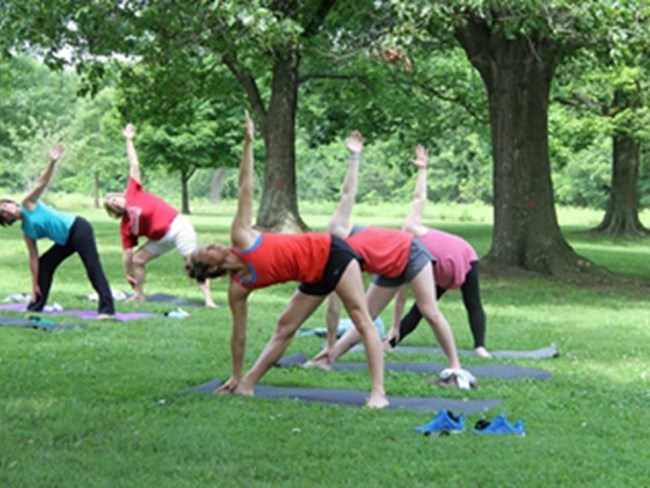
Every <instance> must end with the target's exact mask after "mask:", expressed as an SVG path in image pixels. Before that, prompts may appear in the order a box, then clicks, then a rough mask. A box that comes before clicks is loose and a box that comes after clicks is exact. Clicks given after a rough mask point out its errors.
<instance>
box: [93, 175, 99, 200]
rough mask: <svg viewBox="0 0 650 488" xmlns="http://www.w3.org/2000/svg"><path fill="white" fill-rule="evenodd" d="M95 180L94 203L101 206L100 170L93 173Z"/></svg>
mask: <svg viewBox="0 0 650 488" xmlns="http://www.w3.org/2000/svg"><path fill="white" fill-rule="evenodd" d="M93 182H94V184H95V188H94V189H93V203H94V205H95V208H99V171H95V173H94V174H93Z"/></svg>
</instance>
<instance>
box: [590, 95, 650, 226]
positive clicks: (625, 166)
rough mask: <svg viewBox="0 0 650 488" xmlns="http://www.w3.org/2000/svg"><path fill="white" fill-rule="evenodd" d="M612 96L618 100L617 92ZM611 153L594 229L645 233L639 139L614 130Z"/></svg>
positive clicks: (619, 97)
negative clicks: (601, 212)
mask: <svg viewBox="0 0 650 488" xmlns="http://www.w3.org/2000/svg"><path fill="white" fill-rule="evenodd" d="M614 98H615V100H619V101H620V99H621V96H620V92H619V93H617V94H616V95H615V97H614ZM615 103H616V102H615ZM612 153H613V154H612V189H611V191H610V194H609V201H608V202H607V211H606V212H605V216H604V217H603V220H602V222H601V223H600V224H599V225H598V227H596V228H595V229H594V232H597V233H601V234H605V235H615V236H633V237H634V236H643V235H646V234H647V233H648V231H647V229H646V228H645V227H643V224H642V223H641V220H640V219H639V193H638V180H639V159H640V158H639V153H640V146H639V142H638V141H637V140H636V139H634V138H633V137H631V136H630V135H629V134H625V133H622V132H618V133H615V134H614V144H613V151H612Z"/></svg>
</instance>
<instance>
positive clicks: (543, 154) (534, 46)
mask: <svg viewBox="0 0 650 488" xmlns="http://www.w3.org/2000/svg"><path fill="white" fill-rule="evenodd" d="M456 37H457V38H458V40H459V41H460V43H461V45H462V46H463V48H464V49H465V51H466V53H467V56H468V58H469V60H470V62H471V63H472V64H473V66H474V67H475V68H476V69H478V71H479V72H480V74H481V77H482V79H483V81H484V83H485V86H486V89H487V92H488V98H489V111H490V129H491V137H492V157H493V164H494V167H493V178H494V181H493V185H494V228H493V239H492V247H491V249H490V251H489V253H488V255H487V257H486V259H485V261H486V262H487V264H488V265H489V266H492V265H494V266H495V267H499V268H501V267H508V268H512V267H514V268H523V269H527V270H531V271H536V272H541V273H544V274H550V275H556V274H564V273H571V272H574V271H577V270H578V269H581V268H583V267H585V266H589V265H590V263H588V262H587V261H586V260H584V259H582V258H580V256H578V255H577V254H576V253H575V252H574V251H573V249H572V248H571V247H570V246H569V245H568V244H567V242H566V240H565V239H564V236H563V235H562V233H561V232H560V228H559V225H558V222H557V217H556V214H555V206H554V196H553V184H552V182H551V166H550V160H549V153H548V125H547V124H548V97H549V89H550V86H551V80H552V78H553V73H554V70H555V64H556V59H555V55H554V52H553V46H552V45H548V44H544V41H542V42H535V40H534V39H532V40H531V39H524V38H515V39H506V38H505V37H504V36H503V35H502V34H499V33H493V32H490V30H489V27H488V26H487V25H486V24H485V23H484V22H483V21H481V20H479V19H475V20H470V21H469V22H468V23H467V24H466V25H465V26H464V27H462V28H459V29H457V31H456Z"/></svg>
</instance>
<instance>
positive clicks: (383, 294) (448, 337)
mask: <svg viewBox="0 0 650 488" xmlns="http://www.w3.org/2000/svg"><path fill="white" fill-rule="evenodd" d="M346 147H347V149H348V152H349V154H350V161H349V164H348V171H347V173H346V176H345V180H344V183H343V193H342V196H341V201H340V203H339V206H338V208H337V210H336V211H335V212H334V214H333V215H332V217H331V219H330V222H329V225H328V229H329V231H330V232H332V234H333V235H338V236H339V237H341V238H344V239H345V240H346V242H347V243H348V244H349V245H350V247H351V248H352V249H353V250H354V251H356V252H357V253H358V254H360V255H361V257H362V259H363V264H362V267H363V270H364V271H366V272H368V273H373V274H375V278H374V280H373V283H372V284H371V285H370V287H369V288H368V291H367V294H366V295H367V302H368V310H369V311H370V315H371V317H372V318H373V319H374V318H376V317H377V316H378V315H379V314H380V313H381V312H382V310H383V309H384V308H385V307H386V306H387V305H388V304H389V303H390V301H391V300H392V298H393V297H394V296H395V294H396V293H397V290H398V289H399V288H400V287H401V286H403V285H406V284H408V285H409V286H410V287H411V289H412V291H413V294H414V295H415V301H416V303H417V305H418V308H419V309H420V311H421V312H422V315H423V316H424V317H425V319H426V320H427V322H429V325H430V326H431V328H432V330H433V333H434V335H435V336H436V339H437V340H438V342H439V343H440V346H441V347H442V349H443V351H444V352H445V355H446V356H447V359H448V361H449V370H445V371H444V372H443V374H442V376H441V378H442V379H443V380H444V382H443V384H444V385H454V386H457V385H463V386H464V387H465V386H466V387H469V386H473V385H472V383H474V382H475V380H474V378H473V377H472V376H471V374H469V373H468V372H467V371H465V370H463V369H461V365H460V361H459V360H458V354H457V352H456V343H455V341H454V335H453V332H452V330H451V327H450V326H449V323H448V322H447V319H446V318H445V316H444V315H443V314H442V312H441V311H440V309H439V308H438V302H437V301H436V296H435V280H434V273H433V267H432V262H433V261H434V258H433V257H432V256H431V254H430V253H429V251H428V250H427V249H426V248H425V246H424V244H423V243H422V242H420V240H419V239H418V238H417V237H415V236H414V235H413V234H410V233H408V232H405V231H401V230H396V229H383V228H377V227H367V228H360V227H357V226H355V227H353V226H352V224H351V223H350V215H351V213H352V208H353V206H354V202H355V199H356V191H357V180H358V173H359V160H360V157H361V151H362V150H363V141H362V138H361V134H359V133H358V132H356V131H355V132H352V134H351V135H350V137H349V138H348V139H347V141H346ZM326 317H327V327H328V345H327V347H326V348H325V349H324V350H323V351H321V352H320V353H319V354H318V355H317V356H316V357H315V358H314V359H313V360H312V361H310V362H309V363H308V364H309V365H313V366H317V367H320V368H323V369H329V368H330V366H331V363H332V362H334V361H335V360H336V359H337V358H338V357H339V356H341V355H342V354H344V353H345V352H347V351H348V350H349V349H350V348H351V347H352V346H353V345H354V344H356V343H357V342H358V341H359V336H358V334H357V332H356V331H355V330H352V329H350V330H348V331H347V332H346V333H345V334H344V335H343V336H342V337H341V338H340V339H339V340H338V341H337V342H336V343H335V344H333V342H334V341H333V339H332V338H333V337H334V333H335V331H336V328H337V326H338V317H339V305H338V300H337V298H336V296H334V295H332V297H331V299H330V303H329V308H328V312H327V315H326Z"/></svg>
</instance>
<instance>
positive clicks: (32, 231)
mask: <svg viewBox="0 0 650 488" xmlns="http://www.w3.org/2000/svg"><path fill="white" fill-rule="evenodd" d="M20 211H21V213H22V215H23V219H22V221H23V222H22V230H23V233H24V234H26V235H27V236H29V237H31V238H32V239H34V240H38V239H42V238H43V237H47V238H48V239H52V240H53V241H54V242H56V243H57V244H59V245H61V246H63V245H65V243H66V242H68V236H69V235H70V229H71V228H72V224H74V220H75V217H74V216H73V215H69V214H66V213H63V212H58V211H57V210H54V209H53V208H51V207H48V206H47V205H45V204H44V203H41V202H36V206H35V207H34V210H32V211H31V212H30V211H29V210H27V209H26V208H25V207H24V206H23V205H22V204H21V205H20Z"/></svg>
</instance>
